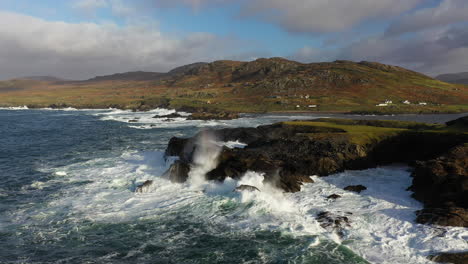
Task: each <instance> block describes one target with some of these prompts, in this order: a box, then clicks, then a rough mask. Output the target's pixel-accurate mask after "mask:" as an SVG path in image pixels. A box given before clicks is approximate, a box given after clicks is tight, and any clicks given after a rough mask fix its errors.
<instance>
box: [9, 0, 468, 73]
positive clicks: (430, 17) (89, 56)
mask: <svg viewBox="0 0 468 264" xmlns="http://www.w3.org/2000/svg"><path fill="white" fill-rule="evenodd" d="M0 47H1V48H0V79H8V78H13V77H18V76H33V75H53V76H58V77H62V78H68V79H85V78H90V77H93V76H95V75H104V74H111V73H116V72H125V71H135V70H146V71H167V70H169V69H171V68H173V67H176V66H180V65H183V64H188V63H192V62H197V61H213V60H219V59H233V60H253V59H256V58H259V57H273V56H281V57H286V58H290V59H294V60H298V61H301V62H318V61H333V60H336V59H348V60H355V61H361V60H370V61H379V62H383V63H388V64H394V65H400V66H403V67H407V68H410V69H413V70H416V71H420V72H423V73H426V74H429V75H436V74H440V73H448V72H462V71H468V1H467V0H287V1H286V0H68V1H67V0H41V1H36V0H0Z"/></svg>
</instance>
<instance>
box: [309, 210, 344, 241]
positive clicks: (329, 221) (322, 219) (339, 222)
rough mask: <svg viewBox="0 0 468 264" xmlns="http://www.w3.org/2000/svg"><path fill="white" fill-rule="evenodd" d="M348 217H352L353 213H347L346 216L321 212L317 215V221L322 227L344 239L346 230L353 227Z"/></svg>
mask: <svg viewBox="0 0 468 264" xmlns="http://www.w3.org/2000/svg"><path fill="white" fill-rule="evenodd" d="M346 215H348V216H350V215H352V213H349V212H346V213H345V214H344V215H337V214H333V213H330V212H320V213H319V214H318V215H317V221H318V222H319V223H320V226H321V227H323V228H325V229H327V230H329V231H333V232H336V233H337V234H338V235H339V236H340V237H343V236H344V232H345V229H346V228H347V227H350V226H351V225H350V224H349V219H348V217H347V216H346Z"/></svg>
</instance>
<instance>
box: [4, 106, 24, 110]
mask: <svg viewBox="0 0 468 264" xmlns="http://www.w3.org/2000/svg"><path fill="white" fill-rule="evenodd" d="M28 109H29V108H28V107H27V106H25V105H24V106H11V107H0V110H28Z"/></svg>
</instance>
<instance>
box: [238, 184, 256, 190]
mask: <svg viewBox="0 0 468 264" xmlns="http://www.w3.org/2000/svg"><path fill="white" fill-rule="evenodd" d="M242 191H248V192H259V191H260V190H259V189H258V188H257V187H255V186H251V185H246V184H242V185H240V186H238V187H236V188H235V189H234V190H233V192H242Z"/></svg>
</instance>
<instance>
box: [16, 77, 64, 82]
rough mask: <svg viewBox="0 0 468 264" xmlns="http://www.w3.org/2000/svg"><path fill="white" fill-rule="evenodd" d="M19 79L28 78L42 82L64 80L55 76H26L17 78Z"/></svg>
mask: <svg viewBox="0 0 468 264" xmlns="http://www.w3.org/2000/svg"><path fill="white" fill-rule="evenodd" d="M17 79H20V80H30V81H44V82H61V81H65V79H62V78H57V77H54V76H26V77H20V78H17Z"/></svg>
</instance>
